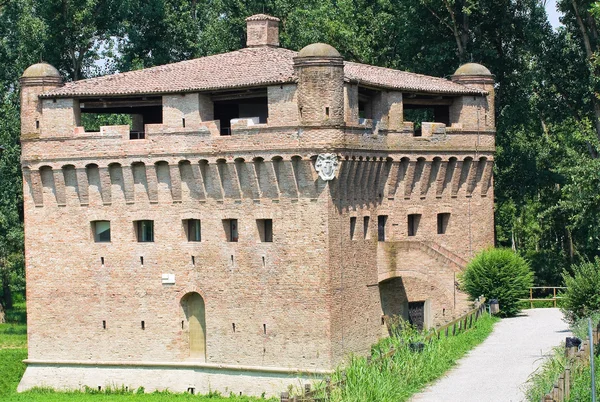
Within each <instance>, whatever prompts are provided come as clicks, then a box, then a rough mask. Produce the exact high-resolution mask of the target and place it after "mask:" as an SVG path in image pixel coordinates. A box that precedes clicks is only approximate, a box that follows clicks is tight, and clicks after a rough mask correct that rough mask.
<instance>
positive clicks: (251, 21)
mask: <svg viewBox="0 0 600 402" xmlns="http://www.w3.org/2000/svg"><path fill="white" fill-rule="evenodd" d="M246 27H247V33H246V34H247V35H246V36H247V38H248V39H247V41H246V46H247V47H259V46H274V47H277V46H279V18H275V17H271V16H270V15H265V14H256V15H252V16H250V17H248V18H246Z"/></svg>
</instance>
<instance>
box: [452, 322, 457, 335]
mask: <svg viewBox="0 0 600 402" xmlns="http://www.w3.org/2000/svg"><path fill="white" fill-rule="evenodd" d="M454 335H456V323H454V325H453V326H452V336H454Z"/></svg>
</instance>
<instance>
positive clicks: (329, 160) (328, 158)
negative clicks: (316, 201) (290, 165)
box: [315, 154, 339, 181]
mask: <svg viewBox="0 0 600 402" xmlns="http://www.w3.org/2000/svg"><path fill="white" fill-rule="evenodd" d="M338 165H339V162H338V157H337V155H335V154H319V156H318V157H317V163H316V164H315V169H316V170H317V173H319V177H320V178H321V179H323V180H325V181H329V180H333V179H335V171H336V170H337V167H338Z"/></svg>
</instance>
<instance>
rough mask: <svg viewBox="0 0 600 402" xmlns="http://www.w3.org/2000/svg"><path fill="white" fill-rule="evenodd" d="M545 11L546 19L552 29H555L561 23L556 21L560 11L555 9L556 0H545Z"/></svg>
mask: <svg viewBox="0 0 600 402" xmlns="http://www.w3.org/2000/svg"><path fill="white" fill-rule="evenodd" d="M546 13H547V14H548V20H549V21H550V24H551V25H552V27H553V28H554V29H557V28H558V27H559V26H560V25H561V23H560V22H559V21H558V18H559V17H560V15H561V14H560V13H559V12H558V11H556V0H546Z"/></svg>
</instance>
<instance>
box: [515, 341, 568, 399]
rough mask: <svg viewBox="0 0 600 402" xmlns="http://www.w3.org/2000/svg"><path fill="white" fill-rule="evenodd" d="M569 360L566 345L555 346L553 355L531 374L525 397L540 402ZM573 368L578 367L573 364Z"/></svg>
mask: <svg viewBox="0 0 600 402" xmlns="http://www.w3.org/2000/svg"><path fill="white" fill-rule="evenodd" d="M566 367H567V360H566V358H565V348H564V346H561V347H556V348H554V351H553V353H552V356H550V357H549V358H547V359H546V360H544V362H543V363H542V365H541V366H540V367H538V369H537V370H536V371H535V372H534V373H533V374H531V376H530V377H529V380H528V381H527V386H526V391H525V397H526V398H527V400H528V401H531V402H539V401H541V400H543V399H542V398H543V397H544V395H546V393H547V392H548V391H550V390H551V389H552V388H553V386H554V383H555V382H556V380H558V377H559V376H560V375H561V374H562V373H563V372H564V371H565V368H566ZM572 369H573V370H575V369H576V368H575V367H573V366H572Z"/></svg>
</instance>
